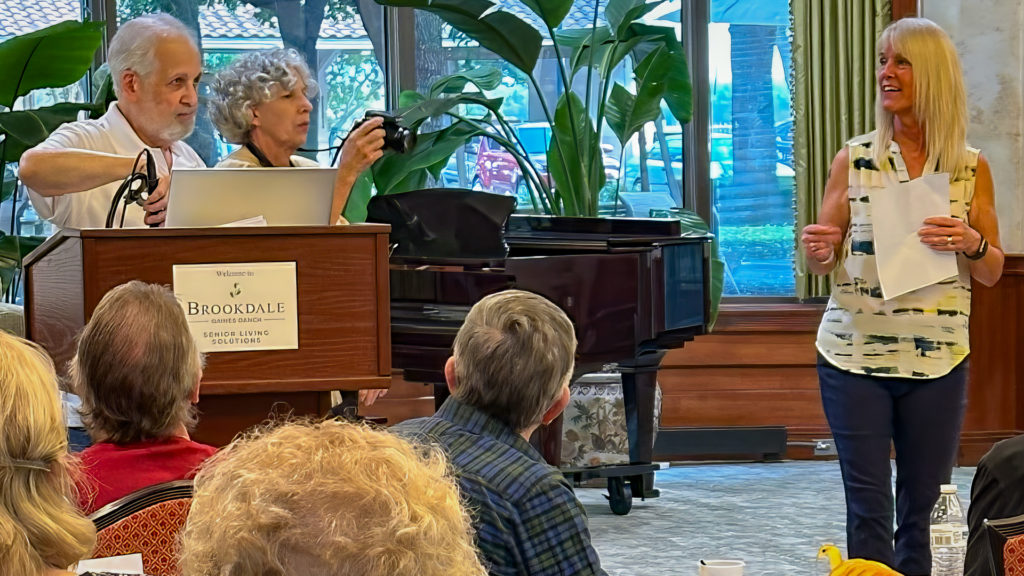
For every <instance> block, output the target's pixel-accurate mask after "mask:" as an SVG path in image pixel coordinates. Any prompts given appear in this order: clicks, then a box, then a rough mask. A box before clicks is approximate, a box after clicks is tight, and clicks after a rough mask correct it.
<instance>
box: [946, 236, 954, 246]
mask: <svg viewBox="0 0 1024 576" xmlns="http://www.w3.org/2000/svg"><path fill="white" fill-rule="evenodd" d="M946 245H948V246H952V245H953V237H952V236H946Z"/></svg>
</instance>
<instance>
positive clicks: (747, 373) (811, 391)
mask: <svg viewBox="0 0 1024 576" xmlns="http://www.w3.org/2000/svg"><path fill="white" fill-rule="evenodd" d="M821 313H822V306H820V305H818V306H814V305H779V306H768V307H764V306H757V305H753V304H742V305H729V304H726V305H724V306H723V311H722V314H721V316H720V318H719V322H718V326H717V327H716V329H715V332H714V333H713V334H710V335H707V336H703V337H700V338H697V339H696V340H695V341H694V342H690V343H688V344H687V345H686V346H685V347H684V348H682V349H680V350H672V351H670V352H669V353H668V354H667V355H666V356H665V360H664V362H663V364H662V369H661V371H660V372H659V373H658V381H659V383H660V384H661V387H662V392H663V394H664V403H663V408H662V424H663V425H665V426H764V425H782V426H786V428H787V432H788V433H789V440H790V442H791V446H790V450H789V451H788V453H787V457H789V458H794V457H798V458H799V457H810V456H811V454H812V450H811V448H810V447H809V446H807V445H805V444H803V443H806V442H808V441H810V440H812V439H815V438H827V437H829V436H830V433H829V431H828V425H827V423H826V421H825V416H824V413H823V411H822V408H821V397H820V394H819V392H818V389H817V373H816V371H815V369H814V362H815V351H814V338H815V333H816V331H817V325H818V321H819V319H820V317H821ZM971 350H972V352H971V371H970V383H969V388H968V400H967V413H966V416H965V420H964V429H963V434H962V437H961V442H960V456H959V461H960V463H961V464H962V465H971V464H974V463H976V462H977V460H978V458H980V457H981V456H982V455H983V454H984V453H985V452H986V451H988V449H989V448H990V447H991V446H992V444H993V443H994V442H996V441H998V440H1001V439H1004V438H1008V437H1010V436H1013V435H1016V434H1021V433H1024V360H1022V359H1021V358H1020V356H1021V355H1022V353H1024V256H1015V257H1009V258H1007V263H1006V267H1005V272H1004V274H1003V278H1002V280H1000V282H999V283H998V284H997V285H996V286H995V287H993V288H985V287H984V286H975V288H974V298H973V309H972V313H971Z"/></svg>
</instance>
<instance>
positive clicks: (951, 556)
mask: <svg viewBox="0 0 1024 576" xmlns="http://www.w3.org/2000/svg"><path fill="white" fill-rule="evenodd" d="M931 548H932V576H963V573H964V556H966V554H967V521H966V516H965V515H964V509H963V507H962V506H961V505H960V499H959V498H957V496H956V484H943V485H942V492H941V494H940V495H939V501H938V502H936V503H935V508H932V521H931Z"/></svg>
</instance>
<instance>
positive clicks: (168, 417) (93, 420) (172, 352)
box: [70, 281, 203, 444]
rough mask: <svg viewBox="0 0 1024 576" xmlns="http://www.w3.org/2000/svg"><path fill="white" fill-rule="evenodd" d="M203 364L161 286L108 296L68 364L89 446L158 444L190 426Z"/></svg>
mask: <svg viewBox="0 0 1024 576" xmlns="http://www.w3.org/2000/svg"><path fill="white" fill-rule="evenodd" d="M202 363H203V357H202V355H201V354H200V353H199V348H198V346H197V345H196V341H195V339H194V338H193V337H192V333H191V332H190V331H189V328H188V322H187V321H186V320H185V312H184V310H182V308H181V305H180V304H178V300H177V299H176V298H175V297H174V294H173V293H172V292H171V291H170V289H168V288H167V287H166V286H160V285H158V284H145V283H143V282H139V281H132V282H128V283H127V284H122V285H120V286H117V287H116V288H114V289H112V290H111V291H110V292H107V294H106V295H105V296H103V299H102V300H100V303H99V305H98V306H96V309H95V310H94V311H93V315H92V318H91V319H90V320H89V323H88V324H86V326H85V328H84V329H83V330H82V333H81V335H79V337H78V350H77V353H76V354H75V357H74V359H73V360H72V361H71V371H70V372H71V379H72V385H73V387H74V390H75V391H76V392H77V393H78V394H79V395H80V396H81V397H82V408H81V409H80V412H81V414H82V422H83V423H84V424H85V426H86V428H88V429H89V432H90V435H92V436H93V438H94V439H102V440H105V441H108V442H114V443H118V444H126V443H132V442H139V441H143V440H151V439H162V438H166V437H168V436H169V435H170V434H172V433H173V432H174V431H175V429H177V428H178V426H179V425H184V426H185V428H186V429H189V428H192V427H194V426H195V423H196V413H195V407H194V406H193V405H192V400H191V398H192V392H193V390H194V389H195V386H196V379H197V378H198V377H199V375H200V373H201V370H202Z"/></svg>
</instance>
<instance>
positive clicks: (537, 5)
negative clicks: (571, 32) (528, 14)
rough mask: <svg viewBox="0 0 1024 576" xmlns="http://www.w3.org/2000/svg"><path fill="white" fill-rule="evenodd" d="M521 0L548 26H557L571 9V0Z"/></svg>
mask: <svg viewBox="0 0 1024 576" xmlns="http://www.w3.org/2000/svg"><path fill="white" fill-rule="evenodd" d="M521 2H522V3H523V4H524V5H525V6H526V7H527V8H529V9H530V10H533V13H534V14H536V15H537V16H540V19H541V20H543V21H544V23H545V24H547V25H548V27H549V28H558V26H559V25H560V24H561V23H562V20H565V17H566V15H567V14H569V10H572V4H573V0H521Z"/></svg>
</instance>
